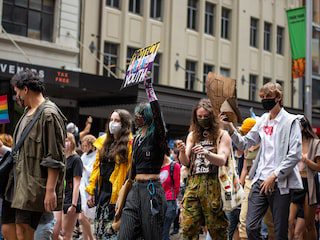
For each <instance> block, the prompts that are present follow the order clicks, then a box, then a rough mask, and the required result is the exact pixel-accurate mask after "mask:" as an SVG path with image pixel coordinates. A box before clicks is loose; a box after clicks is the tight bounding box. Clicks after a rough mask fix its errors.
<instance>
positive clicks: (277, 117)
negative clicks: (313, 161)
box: [221, 82, 302, 240]
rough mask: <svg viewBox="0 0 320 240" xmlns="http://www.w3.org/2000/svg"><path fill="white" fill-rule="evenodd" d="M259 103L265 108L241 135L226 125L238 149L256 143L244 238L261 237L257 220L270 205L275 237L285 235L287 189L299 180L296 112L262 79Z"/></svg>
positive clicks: (299, 183)
mask: <svg viewBox="0 0 320 240" xmlns="http://www.w3.org/2000/svg"><path fill="white" fill-rule="evenodd" d="M259 95H260V97H261V98H262V106H263V108H264V109H265V110H266V111H268V112H267V113H265V114H263V115H262V117H261V119H260V121H259V122H258V123H256V124H255V125H254V127H253V128H252V129H251V130H250V131H249V132H248V133H247V134H246V135H245V136H241V135H240V133H238V131H237V130H236V129H235V127H234V126H233V124H232V123H229V122H226V121H223V119H224V116H221V121H222V123H223V124H224V125H225V127H228V128H229V132H230V134H231V138H232V141H233V143H234V144H235V145H236V146H237V148H238V149H240V150H245V149H248V148H250V147H251V146H256V145H258V144H260V149H259V152H258V153H257V156H256V159H255V161H254V162H253V165H252V167H251V169H250V173H249V178H250V179H252V189H251V191H250V197H249V199H248V214H247V221H246V229H247V235H248V239H252V240H255V239H261V235H260V229H261V221H262V218H263V216H264V215H265V213H266V211H267V209H268V207H269V206H270V207H271V210H272V215H273V224H274V228H275V238H276V239H288V217H289V205H290V190H292V189H301V188H302V181H301V177H300V175H299V172H298V168H297V166H296V164H297V163H298V162H299V160H300V158H301V132H300V125H299V120H298V119H297V116H295V115H292V114H289V113H288V112H287V111H286V110H284V108H283V92H282V87H281V85H280V84H278V83H272V82H269V83H266V84H265V85H263V86H262V88H261V89H260V92H259Z"/></svg>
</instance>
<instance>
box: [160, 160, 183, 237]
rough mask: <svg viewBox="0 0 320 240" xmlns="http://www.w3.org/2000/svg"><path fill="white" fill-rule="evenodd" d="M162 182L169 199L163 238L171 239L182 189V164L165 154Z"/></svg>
mask: <svg viewBox="0 0 320 240" xmlns="http://www.w3.org/2000/svg"><path fill="white" fill-rule="evenodd" d="M160 182H161V184H162V187H163V190H164V192H165V196H166V200H167V210H166V215H165V219H164V226H163V240H170V238H169V233H170V228H171V225H172V223H173V221H174V220H175V218H176V215H177V207H178V206H177V197H178V194H179V191H180V165H179V163H176V162H174V161H173V160H171V159H170V158H169V157H168V154H166V155H165V156H164V161H163V164H162V167H161V170H160Z"/></svg>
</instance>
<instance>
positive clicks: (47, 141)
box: [2, 69, 67, 239]
mask: <svg viewBox="0 0 320 240" xmlns="http://www.w3.org/2000/svg"><path fill="white" fill-rule="evenodd" d="M11 85H12V86H13V88H14V91H15V93H16V100H17V103H18V104H19V105H20V106H21V107H23V108H24V113H23V115H22V116H21V118H20V120H19V121H18V123H17V125H16V128H15V132H14V134H13V148H14V146H15V145H16V144H17V143H18V141H19V139H20V138H21V136H22V133H23V130H24V129H26V127H27V126H28V124H29V123H30V122H31V120H32V119H33V118H34V116H36V115H37V113H39V111H40V110H42V112H40V116H39V118H38V119H37V120H36V122H35V123H34V125H33V127H32V129H31V130H30V132H29V134H28V136H27V137H26V138H25V140H24V142H23V144H22V146H21V147H20V149H19V151H18V152H17V153H16V154H15V155H14V166H13V170H12V172H11V174H10V178H9V182H8V186H7V189H6V193H5V200H4V205H3V208H2V213H3V214H2V217H4V216H5V219H2V223H3V225H2V232H3V235H4V237H5V239H16V237H15V235H18V236H19V239H33V238H34V235H35V230H36V229H37V227H38V225H39V223H40V221H41V218H42V216H43V215H44V213H46V212H48V213H51V212H52V211H54V210H56V211H58V210H61V209H62V206H63V195H64V194H63V181H64V173H65V161H66V160H65V156H64V152H63V148H64V140H65V137H66V129H65V126H66V122H67V121H66V118H65V116H64V115H63V113H62V112H61V111H60V109H59V108H58V107H57V106H56V105H55V104H54V103H53V102H52V101H50V100H49V99H47V98H45V97H44V91H45V86H44V80H43V79H40V77H39V75H38V74H37V73H35V72H33V71H32V70H30V69H24V70H22V71H19V72H18V73H17V74H15V75H14V76H13V77H12V79H11ZM11 183H12V184H13V185H14V187H13V188H9V186H12V185H11ZM16 233H17V234H16Z"/></svg>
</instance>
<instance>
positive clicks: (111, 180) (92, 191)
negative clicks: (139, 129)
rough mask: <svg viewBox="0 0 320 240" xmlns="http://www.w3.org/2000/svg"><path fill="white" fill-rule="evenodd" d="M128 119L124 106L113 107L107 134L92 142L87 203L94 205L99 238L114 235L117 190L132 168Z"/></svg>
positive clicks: (111, 237)
mask: <svg viewBox="0 0 320 240" xmlns="http://www.w3.org/2000/svg"><path fill="white" fill-rule="evenodd" d="M131 119H132V118H131V115H130V113H129V112H128V111H127V110H125V109H116V110H114V111H113V113H112V114H111V116H110V120H109V124H108V127H107V132H106V134H105V135H104V136H102V137H100V138H98V139H97V141H96V142H95V143H94V144H93V145H94V146H96V147H97V150H98V152H97V154H96V160H95V163H94V165H93V170H92V173H91V176H90V179H89V184H88V185H87V187H86V191H87V193H88V194H89V198H88V206H89V207H93V206H95V205H96V215H95V219H94V229H95V235H96V239H98V240H99V239H117V233H116V232H115V231H114V230H113V229H112V222H113V219H114V214H115V204H116V201H117V199H118V194H119V191H120V189H121V187H122V185H123V183H124V181H125V179H126V176H127V174H128V171H129V169H130V168H131V155H132V133H131V122H132V120H131ZM101 139H103V140H102V141H103V143H102V144H101Z"/></svg>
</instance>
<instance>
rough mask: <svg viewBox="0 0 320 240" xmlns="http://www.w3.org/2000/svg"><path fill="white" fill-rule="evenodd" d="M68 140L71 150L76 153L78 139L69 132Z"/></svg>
mask: <svg viewBox="0 0 320 240" xmlns="http://www.w3.org/2000/svg"><path fill="white" fill-rule="evenodd" d="M67 139H68V140H69V141H70V142H71V150H72V151H74V150H75V149H76V146H77V145H76V139H75V137H74V135H73V134H72V133H69V132H67Z"/></svg>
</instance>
